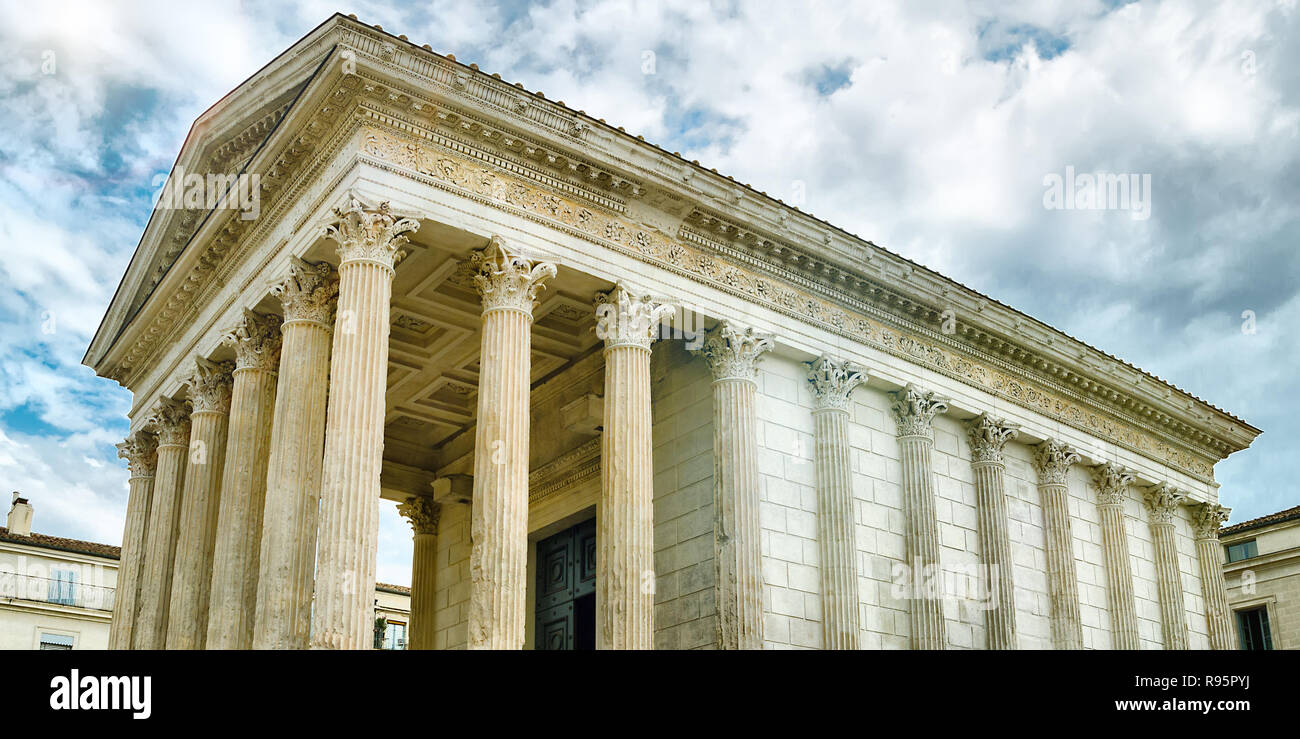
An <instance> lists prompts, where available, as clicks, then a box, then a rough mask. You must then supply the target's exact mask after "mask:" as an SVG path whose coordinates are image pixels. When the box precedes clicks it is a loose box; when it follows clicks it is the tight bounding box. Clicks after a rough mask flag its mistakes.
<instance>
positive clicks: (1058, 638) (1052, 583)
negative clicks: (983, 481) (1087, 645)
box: [1034, 439, 1083, 649]
mask: <svg viewBox="0 0 1300 739" xmlns="http://www.w3.org/2000/svg"><path fill="white" fill-rule="evenodd" d="M1079 459H1080V456H1079V454H1078V452H1076V451H1075V450H1074V449H1072V448H1071V447H1069V446H1068V445H1066V444H1062V443H1060V442H1057V441H1055V440H1052V439H1048V440H1047V441H1044V442H1043V443H1041V444H1039V445H1038V447H1037V448H1036V451H1035V455H1034V463H1035V466H1036V467H1037V469H1038V495H1039V498H1040V499H1041V500H1042V505H1043V543H1044V548H1045V549H1046V554H1047V592H1048V597H1049V598H1050V600H1051V606H1052V642H1053V643H1054V644H1055V645H1056V648H1057V649H1082V648H1083V621H1082V619H1081V618H1080V616H1079V580H1078V576H1077V575H1076V574H1075V569H1074V534H1073V531H1072V528H1071V526H1070V490H1069V487H1068V486H1067V484H1066V474H1067V471H1068V470H1069V468H1070V465H1072V464H1075V463H1076V462H1078V461H1079Z"/></svg>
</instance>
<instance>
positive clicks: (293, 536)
mask: <svg viewBox="0 0 1300 739" xmlns="http://www.w3.org/2000/svg"><path fill="white" fill-rule="evenodd" d="M85 363H86V364H87V365H88V366H90V367H92V368H94V370H95V371H96V372H97V373H99V374H100V375H102V376H104V377H107V378H111V379H113V380H115V381H117V382H118V383H120V384H121V385H122V386H124V387H126V388H128V389H129V390H131V392H132V393H133V395H134V402H133V407H132V409H131V432H130V435H129V437H128V438H127V439H126V440H125V441H124V442H123V443H122V444H121V446H120V448H121V453H122V456H123V457H124V458H125V459H126V461H127V463H128V465H129V467H130V474H131V481H130V489H131V493H130V501H129V507H128V510H127V519H126V520H127V523H126V528H125V533H124V538H123V553H122V560H121V574H120V577H119V585H118V595H117V598H116V600H115V603H114V611H113V625H112V634H111V642H112V646H113V647H115V648H121V649H128V648H134V649H160V648H168V649H200V648H207V649H246V648H258V649H302V648H331V649H365V648H371V647H372V645H373V642H374V633H375V622H376V621H375V619H376V614H375V605H374V597H373V590H372V587H371V584H373V583H374V581H375V569H376V564H375V563H376V548H377V541H378V525H379V506H380V500H381V498H382V499H388V500H391V501H395V502H397V503H398V504H399V510H400V511H401V512H402V514H403V515H404V516H406V518H407V519H408V520H409V521H410V524H411V527H412V535H413V537H414V560H413V562H412V581H411V594H410V624H409V632H408V635H407V639H408V641H407V644H408V646H409V647H410V648H412V649H452V648H493V649H520V648H538V649H566V648H574V649H577V648H588V647H598V648H611V649H651V648H659V649H687V648H720V649H760V648H784V647H808V648H833V649H880V648H903V649H906V648H914V649H945V648H976V649H983V648H988V649H1017V648H1021V649H1079V648H1095V649H1110V648H1115V649H1160V648H1164V649H1184V648H1196V649H1204V648H1216V649H1232V648H1235V647H1236V642H1237V639H1236V636H1235V633H1234V629H1233V624H1232V622H1231V613H1230V611H1229V609H1228V605H1227V599H1226V596H1225V590H1224V581H1223V576H1222V569H1221V556H1222V555H1221V548H1220V546H1219V544H1218V541H1217V531H1218V528H1219V525H1220V523H1221V522H1222V521H1223V520H1225V519H1226V516H1227V509H1225V508H1224V507H1223V506H1222V505H1221V504H1220V501H1219V494H1218V485H1217V483H1216V482H1215V479H1214V465H1215V463H1216V462H1218V461H1219V460H1221V459H1223V458H1225V457H1226V456H1227V455H1229V454H1231V453H1233V452H1235V451H1240V450H1242V449H1245V448H1246V447H1248V446H1249V445H1250V443H1251V441H1252V440H1253V439H1254V437H1255V436H1256V435H1257V434H1258V433H1259V431H1258V430H1257V429H1255V428H1254V427H1252V426H1250V425H1249V424H1247V423H1245V422H1243V421H1241V420H1240V419H1237V418H1235V417H1234V416H1232V415H1230V414H1228V413H1226V412H1224V411H1222V410H1219V409H1217V408H1215V407H1213V406H1211V405H1209V404H1207V403H1205V402H1204V401H1201V400H1199V399H1197V398H1196V397H1194V396H1192V395H1190V394H1188V393H1186V392H1184V391H1182V390H1179V389H1177V388H1175V387H1172V386H1171V385H1169V384H1167V383H1165V382H1163V381H1162V380H1160V379H1159V378H1157V377H1155V376H1153V375H1150V374H1147V373H1145V372H1143V371H1141V370H1139V369H1137V368H1135V367H1133V366H1131V365H1129V364H1127V363H1125V362H1123V361H1121V360H1119V359H1116V358H1115V357H1112V356H1110V355H1108V354H1105V353H1104V352H1102V351H1100V350H1098V349H1095V348H1093V347H1090V346H1088V345H1085V344H1083V343H1082V342H1080V341H1078V340H1075V339H1073V338H1071V337H1069V336H1067V335H1065V334H1063V333H1061V332H1059V331H1057V330H1055V329H1053V328H1051V327H1049V326H1047V325H1045V324H1043V323H1041V322H1039V321H1036V320H1034V319H1033V318H1031V317H1029V316H1026V315H1024V314H1022V313H1019V312H1017V311H1015V310H1014V309H1012V308H1010V307H1008V306H1005V305H1003V304H1001V303H998V302H997V301H996V300H994V299H992V298H990V297H987V296H984V295H981V294H979V293H977V292H975V291H974V290H971V289H969V288H967V287H964V286H962V285H960V284H957V283H955V282H953V281H952V280H949V279H947V278H945V277H943V276H941V275H939V274H936V273H934V272H932V271H930V270H927V269H925V268H924V267H922V266H920V265H917V264H915V263H912V262H910V261H908V260H906V259H904V258H902V257H900V256H898V255H896V254H893V253H891V252H889V251H887V250H885V249H883V248H881V247H878V246H876V245H875V244H872V243H870V242H868V241H864V240H862V239H859V238H857V237H855V236H853V235H851V234H848V233H845V232H843V231H841V230H839V229H837V228H835V227H834V226H832V225H830V224H828V223H825V222H823V221H820V220H817V219H816V218H813V217H811V216H809V215H807V214H805V213H802V212H800V211H799V210H797V209H795V208H792V207H789V206H787V205H785V204H783V203H781V202H779V201H777V200H775V199H773V198H771V197H768V196H766V195H764V194H763V193H760V192H758V191H756V190H754V189H753V188H751V187H749V186H747V185H744V184H742V183H740V182H737V181H735V180H734V179H732V178H729V177H726V176H724V175H720V174H718V173H717V172H714V171H711V170H708V169H705V168H702V167H701V166H699V164H698V163H696V162H689V161H686V160H684V159H682V158H681V157H680V156H678V155H676V154H672V153H669V152H666V151H663V150H661V149H659V148H657V147H655V146H653V145H651V144H649V143H646V142H645V141H644V140H642V139H640V138H639V137H636V136H633V135H630V134H627V133H625V132H624V131H623V130H622V129H621V128H616V127H614V126H613V125H610V124H606V123H605V122H604V121H602V120H595V119H593V118H591V117H589V116H587V115H586V114H584V113H582V112H581V111H574V110H571V109H569V108H567V107H565V106H564V105H563V103H559V102H554V101H551V100H548V99H547V98H546V97H545V96H544V95H543V94H542V93H540V92H530V91H528V90H525V89H524V88H523V87H522V86H520V85H515V84H511V83H510V82H508V81H505V80H502V79H501V78H500V77H499V76H497V75H490V74H487V73H484V72H481V71H479V70H478V69H477V67H475V66H474V65H469V66H466V65H463V64H461V63H459V62H457V61H456V60H455V58H454V57H453V56H451V55H446V56H444V55H440V54H437V53H434V52H433V51H432V50H430V49H429V48H428V47H427V46H426V47H420V46H417V45H415V44H413V43H410V42H408V41H407V40H406V38H405V37H402V36H392V35H389V34H388V33H387V32H385V31H383V30H382V29H380V28H378V27H372V26H367V25H365V24H362V23H360V22H358V21H356V20H355V19H353V18H350V17H345V16H341V15H336V16H334V17H332V18H330V19H329V20H327V21H326V22H325V23H323V24H322V25H321V26H319V27H318V28H316V29H315V30H314V31H312V32H311V33H310V34H308V35H307V36H306V37H304V38H303V39H301V40H300V41H299V42H297V43H296V44H295V45H294V46H293V47H292V48H290V49H289V50H287V51H286V52H284V53H283V54H281V55H280V56H279V57H277V58H276V59H275V60H273V61H272V62H270V63H269V64H268V65H267V66H266V67H264V68H263V69H262V70H260V71H259V72H257V73H256V74H255V75H253V76H252V77H251V78H249V79H248V80H247V81H245V82H244V83H243V84H242V85H240V86H239V87H238V88H237V89H236V90H234V91H233V92H231V93H230V94H229V95H227V96H226V97H224V98H223V99H222V100H220V101H219V102H217V103H216V104H215V105H214V106H213V107H212V108H211V109H209V110H208V111H207V112H205V113H204V114H203V115H202V116H201V117H200V118H199V119H198V120H197V121H196V122H195V124H194V127H193V129H192V131H191V133H190V135H189V137H188V139H187V141H186V142H185V145H184V147H183V149H182V151H181V153H180V156H179V158H178V160H177V164H176V167H175V168H174V170H173V172H172V174H171V179H170V180H169V181H168V184H167V187H166V189H165V192H164V197H163V198H160V201H159V205H158V207H157V209H156V210H155V212H154V213H153V216H152V218H151V219H150V221H149V224H148V226H147V228H146V230H145V233H144V235H143V237H142V239H141V242H140V245H139V247H138V249H137V251H136V253H135V255H134V258H133V259H132V261H131V264H130V266H129V268H128V270H127V273H126V275H125V276H124V278H123V280H122V284H121V286H120V288H119V289H118V291H117V294H116V295H115V297H114V299H113V301H112V304H111V305H110V307H109V309H108V312H107V315H106V317H105V319H104V321H103V324H102V325H101V327H100V329H99V331H98V333H97V334H96V336H95V338H94V340H93V342H92V343H91V346H90V347H89V350H88V352H87V354H86V358H85ZM363 585H364V587H363Z"/></svg>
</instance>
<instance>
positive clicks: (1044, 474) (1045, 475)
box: [1034, 439, 1083, 485]
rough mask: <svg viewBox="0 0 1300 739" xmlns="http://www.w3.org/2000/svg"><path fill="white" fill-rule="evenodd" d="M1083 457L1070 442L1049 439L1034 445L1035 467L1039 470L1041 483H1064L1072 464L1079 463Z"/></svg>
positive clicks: (1039, 482) (1039, 481)
mask: <svg viewBox="0 0 1300 739" xmlns="http://www.w3.org/2000/svg"><path fill="white" fill-rule="evenodd" d="M1082 459H1083V457H1082V456H1080V455H1079V453H1078V452H1077V451H1075V449H1074V447H1072V446H1070V445H1069V444H1065V443H1063V442H1060V441H1057V440H1056V439H1048V440H1046V441H1044V442H1043V443H1041V444H1039V445H1038V446H1036V447H1034V469H1035V470H1037V471H1038V484H1039V485H1064V484H1066V483H1065V476H1066V473H1068V472H1069V470H1070V465H1072V464H1078V463H1079V461H1080V460H1082Z"/></svg>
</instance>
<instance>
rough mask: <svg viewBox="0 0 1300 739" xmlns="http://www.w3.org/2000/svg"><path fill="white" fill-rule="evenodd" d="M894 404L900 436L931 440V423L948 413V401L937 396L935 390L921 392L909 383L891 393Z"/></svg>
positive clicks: (893, 409) (891, 408)
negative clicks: (941, 414) (936, 417)
mask: <svg viewBox="0 0 1300 739" xmlns="http://www.w3.org/2000/svg"><path fill="white" fill-rule="evenodd" d="M891 395H893V397H894V402H893V403H892V404H891V405H890V410H891V411H893V414H894V421H895V423H897V424H898V435H899V436H900V437H902V436H924V437H926V438H930V434H931V431H932V428H931V423H932V422H933V421H934V417H935V416H937V415H939V414H940V413H946V412H947V411H948V399H947V398H945V397H942V396H939V395H936V394H935V393H934V391H933V390H921V389H920V388H918V387H917V386H915V385H913V384H911V383H908V385H907V386H906V387H904V388H903V389H902V390H899V391H898V392H896V393H891Z"/></svg>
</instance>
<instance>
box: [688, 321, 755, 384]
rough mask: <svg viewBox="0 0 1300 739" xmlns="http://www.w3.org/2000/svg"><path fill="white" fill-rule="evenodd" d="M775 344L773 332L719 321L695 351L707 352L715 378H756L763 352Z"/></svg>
mask: <svg viewBox="0 0 1300 739" xmlns="http://www.w3.org/2000/svg"><path fill="white" fill-rule="evenodd" d="M773 346H775V342H773V340H772V337H771V336H770V335H766V334H758V333H755V332H754V329H753V328H752V327H747V328H744V329H741V328H738V327H736V326H735V325H733V324H732V323H731V322H730V321H719V322H718V325H716V326H714V327H713V328H711V329H709V330H708V331H707V332H705V334H704V341H703V342H701V344H700V348H698V349H694V350H693V351H697V352H699V353H700V354H703V355H704V359H705V361H707V362H708V363H709V369H710V370H712V372H713V379H714V380H715V381H721V380H747V381H749V382H755V381H756V380H757V379H758V363H759V362H760V361H762V359H763V353H764V352H767V351H769V350H770V349H771V348H772V347H773Z"/></svg>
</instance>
